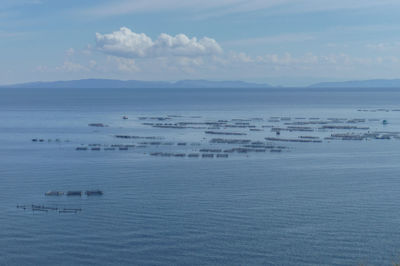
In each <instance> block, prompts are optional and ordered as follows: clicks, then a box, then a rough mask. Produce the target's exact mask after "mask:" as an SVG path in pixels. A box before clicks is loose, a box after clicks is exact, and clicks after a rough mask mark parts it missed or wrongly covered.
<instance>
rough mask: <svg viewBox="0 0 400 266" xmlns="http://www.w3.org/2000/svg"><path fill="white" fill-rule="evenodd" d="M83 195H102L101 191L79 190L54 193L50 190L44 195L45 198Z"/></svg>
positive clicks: (54, 191)
mask: <svg viewBox="0 0 400 266" xmlns="http://www.w3.org/2000/svg"><path fill="white" fill-rule="evenodd" d="M83 194H85V195H86V196H102V195H103V194H104V193H103V191H101V190H86V191H85V192H83V191H81V190H72V191H67V192H63V191H56V190H50V191H47V192H46V193H44V195H45V196H58V197H59V196H63V195H66V196H82V195H83Z"/></svg>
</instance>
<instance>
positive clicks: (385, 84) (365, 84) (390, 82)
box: [309, 79, 400, 88]
mask: <svg viewBox="0 0 400 266" xmlns="http://www.w3.org/2000/svg"><path fill="white" fill-rule="evenodd" d="M309 87H311V88H400V79H371V80H353V81H344V82H322V83H316V84H313V85H311V86H309Z"/></svg>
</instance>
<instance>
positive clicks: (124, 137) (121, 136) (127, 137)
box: [115, 135, 163, 139]
mask: <svg viewBox="0 0 400 266" xmlns="http://www.w3.org/2000/svg"><path fill="white" fill-rule="evenodd" d="M115 137H116V138H118V139H163V138H162V137H155V136H148V137H142V136H129V135H115Z"/></svg>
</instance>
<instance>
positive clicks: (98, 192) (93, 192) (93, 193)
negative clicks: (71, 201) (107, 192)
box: [85, 190, 103, 196]
mask: <svg viewBox="0 0 400 266" xmlns="http://www.w3.org/2000/svg"><path fill="white" fill-rule="evenodd" d="M85 194H86V195H87V196H101V195H103V191H101V190H86V192H85Z"/></svg>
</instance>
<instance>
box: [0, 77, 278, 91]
mask: <svg viewBox="0 0 400 266" xmlns="http://www.w3.org/2000/svg"><path fill="white" fill-rule="evenodd" d="M0 87H2V88H31V89H36V88H49V89H59V88H79V89H95V88H96V89H103V88H127V89H135V88H161V89H162V88H188V89H191V88H196V89H202V88H269V87H271V86H270V85H268V84H257V83H248V82H243V81H209V80H181V81H177V82H163V81H139V80H125V81H124V80H114V79H81V80H69V81H53V82H31V83H21V84H13V85H5V86H0Z"/></svg>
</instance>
